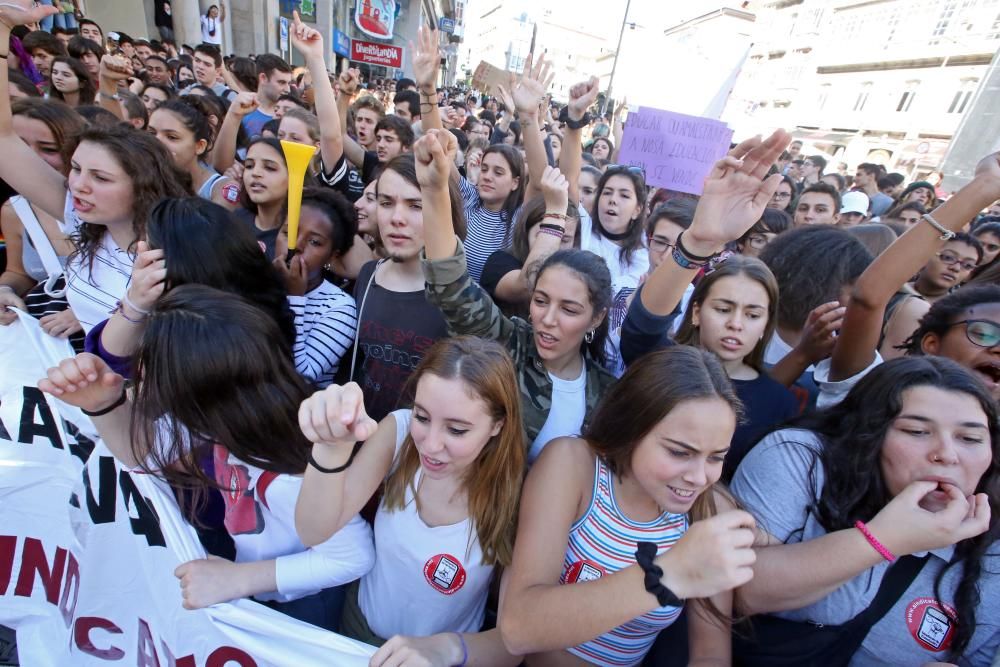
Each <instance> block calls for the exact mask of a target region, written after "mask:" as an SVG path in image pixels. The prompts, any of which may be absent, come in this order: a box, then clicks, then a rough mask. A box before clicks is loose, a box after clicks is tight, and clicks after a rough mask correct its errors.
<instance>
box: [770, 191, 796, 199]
mask: <svg viewBox="0 0 1000 667" xmlns="http://www.w3.org/2000/svg"><path fill="white" fill-rule="evenodd" d="M791 198H792V193H791V192H775V193H774V194H773V195H771V199H791Z"/></svg>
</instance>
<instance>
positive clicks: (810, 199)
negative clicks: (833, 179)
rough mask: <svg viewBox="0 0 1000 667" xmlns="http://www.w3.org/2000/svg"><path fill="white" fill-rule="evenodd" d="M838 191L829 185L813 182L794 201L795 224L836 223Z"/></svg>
mask: <svg viewBox="0 0 1000 667" xmlns="http://www.w3.org/2000/svg"><path fill="white" fill-rule="evenodd" d="M840 204H841V202H840V193H839V192H837V189H836V188H834V187H833V186H831V185H828V184H826V183H823V182H819V183H814V184H813V185H810V186H809V187H808V188H806V189H805V190H803V191H802V194H801V195H799V199H798V201H797V202H796V203H795V226H796V227H804V226H807V225H836V224H837V222H838V221H839V220H840V214H839V213H838V211H840V208H841V205H840Z"/></svg>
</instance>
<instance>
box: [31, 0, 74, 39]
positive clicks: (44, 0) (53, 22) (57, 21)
mask: <svg viewBox="0 0 1000 667" xmlns="http://www.w3.org/2000/svg"><path fill="white" fill-rule="evenodd" d="M55 2H58V0H38V4H40V5H45V6H46V7H52V6H53V4H55ZM56 6H58V5H56ZM76 27H77V24H76V16H75V15H74V14H73V12H62V13H59V14H56V15H55V16H47V17H45V18H44V19H42V30H44V31H45V32H52V28H66V29H68V30H72V29H73V28H76Z"/></svg>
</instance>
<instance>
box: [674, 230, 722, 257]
mask: <svg viewBox="0 0 1000 667" xmlns="http://www.w3.org/2000/svg"><path fill="white" fill-rule="evenodd" d="M683 237H684V232H681V233H680V234H678V235H677V248H678V249H679V250H680V251H681V252H682V253H684V256H685V257H687V258H688V259H690V260H693V261H695V262H710V261H712V260H713V259H715V257H716V255H717V254H718V253H716V254H715V255H708V256H707V257H706V256H702V255H696V254H694V253H693V252H691V251H689V250H688V249H687V248H685V247H684V242H683Z"/></svg>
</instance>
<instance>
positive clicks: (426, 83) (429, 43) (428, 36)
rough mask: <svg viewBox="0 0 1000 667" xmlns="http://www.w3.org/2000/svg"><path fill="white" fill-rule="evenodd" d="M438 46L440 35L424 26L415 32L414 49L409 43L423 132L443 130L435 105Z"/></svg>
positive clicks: (439, 54)
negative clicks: (418, 93)
mask: <svg viewBox="0 0 1000 667" xmlns="http://www.w3.org/2000/svg"><path fill="white" fill-rule="evenodd" d="M438 44H440V35H439V34H438V31H437V29H436V28H435V29H433V30H432V29H430V28H428V27H427V26H425V25H422V26H420V28H419V29H418V30H417V45H416V47H414V45H413V42H410V52H411V53H413V76H414V78H415V79H416V80H417V90H418V91H419V92H420V125H421V127H422V129H423V130H424V132H426V131H427V130H434V129H438V130H443V129H444V124H443V123H442V122H441V116H440V113H439V112H438V104H437V78H438V70H439V69H440V68H441V49H440V47H439V46H438Z"/></svg>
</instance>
